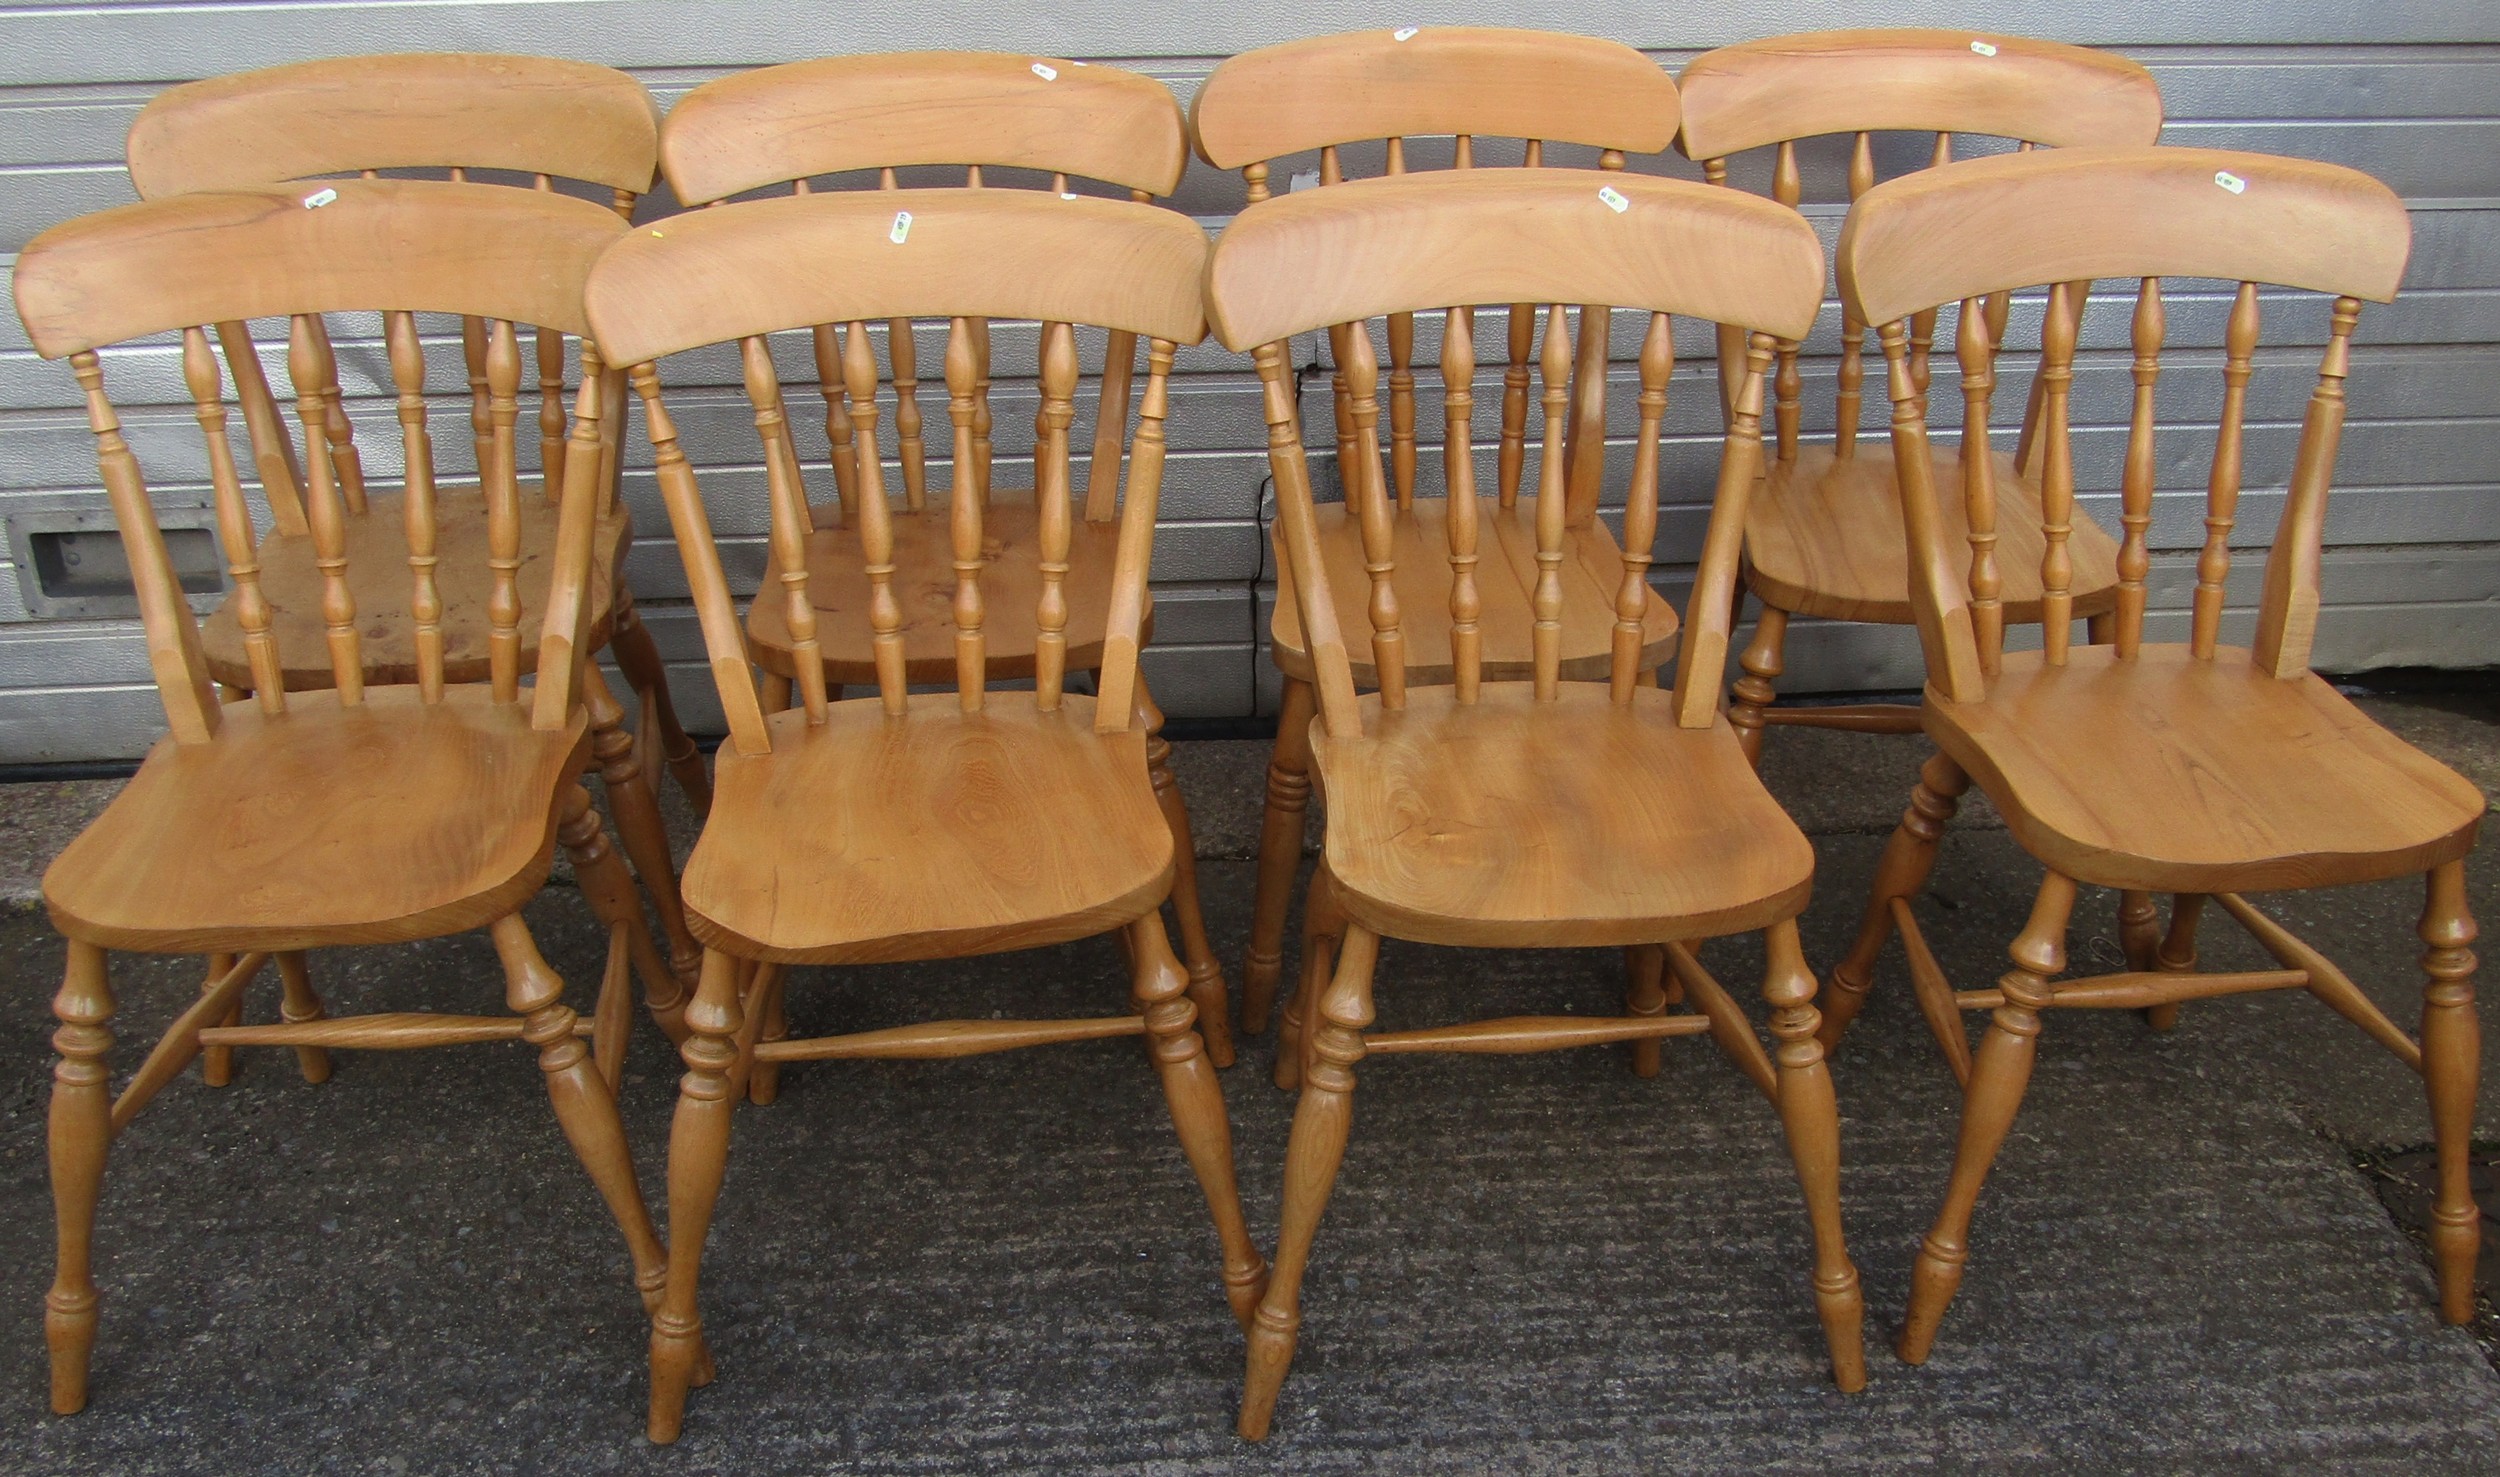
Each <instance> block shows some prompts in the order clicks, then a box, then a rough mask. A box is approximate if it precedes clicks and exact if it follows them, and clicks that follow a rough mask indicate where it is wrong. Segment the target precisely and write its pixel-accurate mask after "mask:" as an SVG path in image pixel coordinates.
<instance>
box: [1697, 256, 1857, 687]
mask: <svg viewBox="0 0 2500 1477" xmlns="http://www.w3.org/2000/svg"><path fill="white" fill-rule="evenodd" d="M1813 299H1814V303H1813V306H1815V307H1819V306H1821V300H1822V272H1821V270H1820V268H1819V267H1818V268H1817V270H1816V273H1815V290H1814V294H1813ZM1811 314H1812V308H1809V309H1808V310H1807V316H1808V317H1809V319H1810V317H1811ZM1778 342H1779V340H1778V338H1777V337H1776V336H1774V335H1772V334H1768V333H1760V332H1756V333H1753V334H1750V335H1749V336H1748V337H1747V339H1746V341H1745V373H1744V376H1743V377H1742V378H1741V379H1739V380H1738V381H1737V386H1736V394H1735V397H1734V399H1733V400H1732V401H1731V402H1730V404H1729V409H1728V424H1727V440H1726V442H1725V443H1724V445H1723V447H1722V449H1721V451H1720V453H1719V482H1718V486H1717V488H1716V489H1715V491H1714V492H1713V494H1712V496H1711V501H1710V528H1709V531H1708V532H1706V533H1704V534H1703V535H1702V544H1701V564H1700V567H1699V568H1698V569H1697V570H1695V571H1694V576H1693V593H1692V594H1691V595H1689V596H1687V597H1686V599H1685V602H1684V633H1683V635H1682V636H1681V637H1680V638H1679V639H1678V641H1677V643H1676V657H1675V694H1674V703H1675V721H1676V722H1677V724H1678V725H1680V726H1681V727H1685V728H1706V727H1708V726H1709V725H1710V723H1711V722H1712V721H1713V720H1714V719H1715V718H1716V717H1717V715H1718V702H1719V692H1718V689H1719V685H1720V679H1721V677H1722V676H1724V675H1725V673H1726V670H1727V644H1728V636H1729V628H1730V627H1731V626H1732V625H1733V624H1734V621H1735V610H1736V590H1737V578H1738V567H1739V564H1740V562H1741V559H1742V556H1743V549H1744V543H1745V509H1746V506H1747V504H1748V503H1749V502H1750V501H1751V500H1752V498H1753V491H1754V483H1755V481H1756V480H1757V479H1759V478H1760V477H1761V476H1762V470H1763V460H1762V390H1763V384H1764V381H1765V380H1766V379H1767V378H1768V377H1769V370H1770V367H1771V354H1772V351H1773V349H1774V348H1775V346H1776V345H1777V344H1778Z"/></svg>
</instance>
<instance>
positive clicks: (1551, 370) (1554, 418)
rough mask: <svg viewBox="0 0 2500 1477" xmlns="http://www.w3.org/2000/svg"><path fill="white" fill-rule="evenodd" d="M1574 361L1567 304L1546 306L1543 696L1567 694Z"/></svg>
mask: <svg viewBox="0 0 2500 1477" xmlns="http://www.w3.org/2000/svg"><path fill="white" fill-rule="evenodd" d="M1571 363H1572V344H1571V340H1570V320H1569V319H1568V318H1567V317H1565V315H1564V308H1563V305H1562V304H1560V303H1555V304H1553V305H1552V306H1550V307H1548V308H1547V309H1546V310H1545V338H1544V344H1543V347H1542V349H1541V351H1540V352H1539V353H1538V355H1537V371H1538V374H1539V376H1540V377H1541V378H1542V380H1543V382H1544V384H1543V388H1544V392H1545V393H1544V400H1545V446H1544V452H1543V455H1541V456H1539V457H1538V458H1537V479H1536V584H1535V585H1534V586H1533V587H1532V588H1531V589H1530V591H1529V593H1528V608H1529V611H1530V612H1531V614H1532V615H1533V617H1534V620H1533V623H1532V624H1531V626H1530V627H1529V647H1528V650H1529V654H1530V660H1531V662H1532V664H1533V666H1534V670H1535V679H1536V696H1537V701H1539V702H1552V701H1554V700H1555V699H1556V698H1558V697H1560V696H1561V695H1562V609H1563V587H1562V557H1563V555H1562V541H1563V527H1564V520H1565V507H1564V505H1565V502H1566V501H1567V499H1568V498H1569V496H1570V492H1569V488H1568V486H1567V481H1566V477H1567V474H1566V470H1565V469H1566V466H1567V464H1568V462H1569V460H1570V459H1569V458H1568V457H1567V456H1566V455H1564V449H1563V432H1564V429H1565V425H1566V422H1567V421H1568V419H1569V414H1568V412H1569V406H1570V403H1571Z"/></svg>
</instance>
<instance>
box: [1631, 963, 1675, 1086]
mask: <svg viewBox="0 0 2500 1477" xmlns="http://www.w3.org/2000/svg"><path fill="white" fill-rule="evenodd" d="M1666 974H1667V951H1666V948H1665V946H1663V945H1660V944H1634V945H1633V946H1632V947H1630V948H1628V949H1625V950H1624V951H1623V975H1624V981H1623V1012H1624V1014H1626V1015H1665V1014H1666V1013H1667V1006H1668V1005H1669V1004H1670V1003H1671V1002H1670V1001H1669V999H1668V989H1667V987H1668V984H1669V983H1670V982H1669V981H1668V980H1667V978H1666ZM1675 988H1676V989H1677V990H1678V991H1679V992H1680V991H1681V990H1682V989H1683V986H1682V984H1681V983H1676V986H1675ZM1658 1045H1659V1043H1658V1038H1656V1037H1654V1036H1653V1037H1651V1038H1650V1039H1648V1040H1646V1041H1635V1042H1633V1043H1632V1075H1633V1076H1635V1077H1655V1076H1657V1075H1658V1064H1659V1059H1660V1058H1659V1052H1658Z"/></svg>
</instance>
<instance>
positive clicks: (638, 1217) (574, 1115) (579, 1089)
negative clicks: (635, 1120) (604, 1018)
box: [487, 913, 668, 1309]
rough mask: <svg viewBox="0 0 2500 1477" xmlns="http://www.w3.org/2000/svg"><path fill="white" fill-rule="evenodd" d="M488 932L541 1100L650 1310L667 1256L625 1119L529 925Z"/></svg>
mask: <svg viewBox="0 0 2500 1477" xmlns="http://www.w3.org/2000/svg"><path fill="white" fill-rule="evenodd" d="M487 934H488V936H489V937H491V938H492V939H493V940H494V943H495V957H496V958H497V959H499V960H501V961H502V963H503V974H504V1004H505V1006H506V1007H507V1008H508V1009H510V1010H511V1011H512V1013H513V1014H514V1015H517V1016H520V1017H521V1018H522V1021H523V1024H522V1027H521V1039H522V1040H523V1041H526V1042H528V1043H529V1044H530V1045H532V1046H535V1047H537V1048H538V1068H539V1070H540V1071H541V1072H543V1073H545V1074H546V1078H547V1100H548V1102H549V1103H550V1104H552V1105H553V1106H554V1108H555V1114H556V1122H557V1123H558V1124H560V1125H562V1126H563V1129H564V1137H565V1141H566V1142H568V1143H570V1144H571V1145H572V1146H573V1154H574V1157H576V1158H578V1159H580V1160H581V1162H582V1168H584V1169H586V1170H588V1171H589V1172H590V1181H591V1183H592V1184H593V1185H595V1186H597V1187H598V1190H599V1196H600V1198H601V1199H603V1200H605V1201H607V1203H608V1212H609V1214H611V1215H613V1216H615V1217H616V1224H617V1228H618V1229H619V1230H621V1231H623V1232H624V1233H625V1250H626V1254H627V1255H629V1256H630V1257H632V1258H633V1263H634V1285H635V1288H636V1289H637V1290H638V1291H639V1292H640V1293H641V1294H642V1300H643V1306H644V1307H645V1308H646V1309H648V1308H649V1307H650V1306H651V1305H652V1304H653V1303H654V1302H655V1301H656V1300H657V1298H658V1296H659V1291H660V1284H661V1282H662V1280H663V1279H664V1278H665V1277H666V1276H667V1273H668V1263H667V1254H666V1253H665V1252H664V1251H662V1250H661V1249H660V1238H659V1236H658V1234H657V1233H656V1232H654V1231H653V1230H652V1228H651V1212H650V1210H649V1209H648V1208H647V1207H645V1206H644V1204H643V1202H642V1186H641V1185H640V1184H639V1183H638V1182H636V1180H635V1179H634V1161H633V1158H632V1155H631V1154H630V1153H629V1152H628V1151H627V1149H626V1147H625V1122H624V1120H623V1119H622V1118H620V1117H618V1116H617V1111H616V1094H615V1093H614V1092H613V1091H611V1090H610V1089H609V1087H608V1083H607V1079H606V1078H604V1077H601V1076H600V1075H599V1070H598V1067H597V1066H596V1065H595V1064H594V1063H593V1062H592V1060H591V1055H590V1048H589V1047H588V1046H586V1045H584V1044H583V1042H582V1038H581V1037H579V1036H577V1035H575V1034H574V1033H573V1019H574V1016H573V1008H572V1007H571V1006H569V1005H567V1004H565V1003H564V981H563V980H562V979H561V978H559V977H558V976H557V974H556V972H555V971H554V970H553V969H552V968H550V967H548V964H547V960H546V958H545V956H543V955H541V954H540V953H539V952H538V944H537V941H536V940H534V939H532V938H531V937H530V931H529V925H528V924H526V923H523V922H522V921H521V916H520V915H519V914H517V913H515V914H511V915H509V916H507V917H504V918H501V919H498V920H497V921H496V922H495V923H494V925H493V926H492V927H490V928H489V929H488V930H487Z"/></svg>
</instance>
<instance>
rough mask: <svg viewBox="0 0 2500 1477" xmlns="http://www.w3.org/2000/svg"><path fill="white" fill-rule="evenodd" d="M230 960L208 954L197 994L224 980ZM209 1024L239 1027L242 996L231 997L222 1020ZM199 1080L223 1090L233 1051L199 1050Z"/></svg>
mask: <svg viewBox="0 0 2500 1477" xmlns="http://www.w3.org/2000/svg"><path fill="white" fill-rule="evenodd" d="M234 961H235V956H234V955H232V954H211V955H209V956H208V981H207V983H205V984H203V985H202V986H201V987H200V992H201V993H202V994H206V993H208V992H209V991H211V990H214V989H216V988H217V982H218V981H219V980H222V979H224V978H225V977H226V975H227V973H228V972H229V971H231V970H232V969H233V968H234ZM210 1024H212V1025H219V1026H239V1025H241V1024H243V997H242V996H241V995H237V996H235V997H234V1004H232V1005H230V1006H228V1007H227V1008H226V1014H225V1017H224V1018H223V1019H221V1020H217V1021H213V1022H211V1023H210ZM200 1080H201V1081H202V1082H204V1083H206V1084H208V1085H209V1086H211V1087H223V1086H225V1085H226V1084H227V1083H230V1082H232V1081H233V1080H234V1048H233V1047H231V1046H206V1047H202V1048H201V1049H200Z"/></svg>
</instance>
